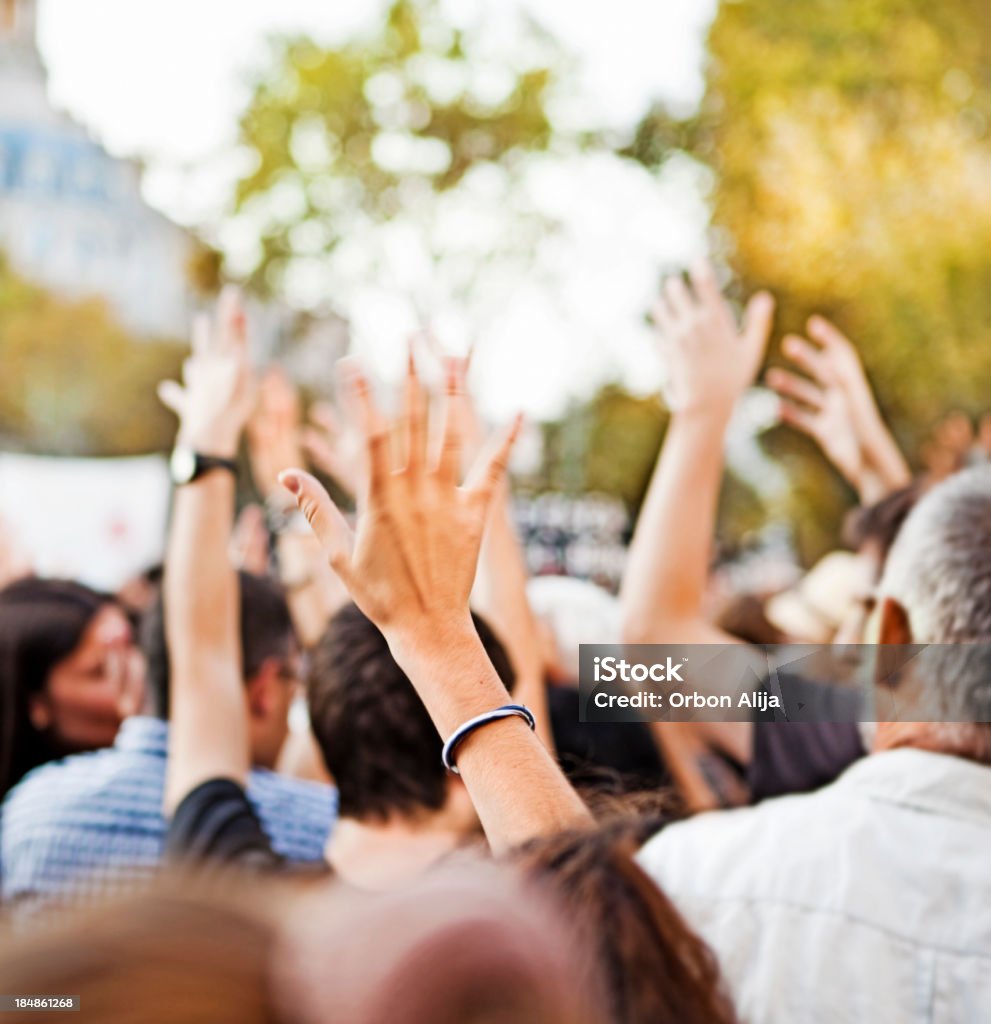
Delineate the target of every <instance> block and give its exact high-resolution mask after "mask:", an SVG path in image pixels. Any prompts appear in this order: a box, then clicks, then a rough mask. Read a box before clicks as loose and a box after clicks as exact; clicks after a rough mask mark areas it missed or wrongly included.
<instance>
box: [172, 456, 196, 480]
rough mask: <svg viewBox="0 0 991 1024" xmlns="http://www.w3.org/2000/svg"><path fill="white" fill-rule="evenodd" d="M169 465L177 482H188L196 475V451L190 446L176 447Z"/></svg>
mask: <svg viewBox="0 0 991 1024" xmlns="http://www.w3.org/2000/svg"><path fill="white" fill-rule="evenodd" d="M169 467H170V469H171V470H172V479H173V480H174V481H175V482H176V483H177V484H188V483H189V481H190V480H192V479H193V477H194V476H195V475H196V453H195V452H194V451H192V450H191V449H189V448H176V450H175V451H174V452H173V453H172V459H171V461H170V463H169Z"/></svg>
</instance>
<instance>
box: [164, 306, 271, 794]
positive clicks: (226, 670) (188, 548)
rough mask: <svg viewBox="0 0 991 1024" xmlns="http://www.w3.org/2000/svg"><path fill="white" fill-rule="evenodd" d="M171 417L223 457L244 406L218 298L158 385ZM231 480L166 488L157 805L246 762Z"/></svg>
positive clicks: (233, 328) (242, 372)
mask: <svg viewBox="0 0 991 1024" xmlns="http://www.w3.org/2000/svg"><path fill="white" fill-rule="evenodd" d="M159 394H160V396H161V398H162V401H163V402H165V404H166V405H168V406H169V407H170V408H171V409H172V410H173V411H174V412H175V413H176V414H177V415H178V416H179V432H178V438H177V446H179V447H182V448H186V449H190V450H192V451H194V452H198V453H200V454H202V455H209V456H214V457H221V458H224V459H231V458H233V457H234V455H235V454H236V452H237V446H238V441H239V438H240V436H241V431H242V429H243V427H244V423H245V421H246V419H247V417H248V415H249V413H250V411H251V403H252V384H251V372H250V367H249V363H248V355H247V343H246V338H245V323H244V314H243V312H242V310H241V307H240V303H239V300H238V298H237V296H236V294H234V293H232V292H229V291H228V292H225V294H224V296H223V297H222V298H221V301H220V307H219V312H218V317H217V323H216V324H211V323H210V322H209V320H203V319H201V320H198V321H197V325H196V328H195V330H194V332H193V352H192V356H191V357H190V358H189V359H188V360H187V361H186V364H185V367H184V370H183V385H182V386H180V385H179V384H176V383H174V382H168V383H166V384H163V385H162V386H161V388H160V389H159ZM234 489H235V480H234V476H233V474H232V473H230V472H229V471H227V470H226V469H221V468H218V469H213V470H210V471H208V472H206V473H204V474H203V475H202V476H199V477H198V478H196V479H195V480H194V481H192V482H190V483H186V484H183V485H181V486H179V487H178V488H177V490H176V493H175V502H174V506H173V513H172V525H171V528H170V532H169V542H168V550H167V553H166V560H165V580H164V602H165V627H166V639H167V643H168V651H169V662H170V682H169V686H170V691H169V692H170V715H169V717H170V723H171V724H170V736H169V759H168V771H167V775H166V789H165V808H166V812H167V813H171V812H172V811H174V810H175V808H176V806H177V805H178V804H179V802H180V801H181V800H182V798H183V797H184V796H185V795H186V794H187V793H189V792H190V791H191V790H192V789H194V788H195V787H196V786H198V785H199V784H200V783H202V782H204V781H206V780H207V779H211V778H218V777H223V778H229V779H233V780H234V781H235V782H240V783H244V782H245V781H246V778H247V773H248V767H249V760H250V755H249V747H248V721H247V709H246V706H245V700H244V685H243V682H242V672H241V663H240V662H241V657H240V641H239V609H238V585H237V575H236V572H235V570H234V569H233V567H232V565H231V562H230V558H229V556H228V551H229V547H230V542H231V531H232V520H233V512H234Z"/></svg>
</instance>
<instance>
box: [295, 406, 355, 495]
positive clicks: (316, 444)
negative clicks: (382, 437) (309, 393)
mask: <svg viewBox="0 0 991 1024" xmlns="http://www.w3.org/2000/svg"><path fill="white" fill-rule="evenodd" d="M362 447H363V446H362V441H361V437H360V435H359V434H358V431H357V429H356V428H355V426H354V424H353V423H351V422H350V421H344V420H342V418H341V417H339V416H338V414H337V412H336V411H335V410H334V407H333V406H332V405H330V403H329V402H318V403H316V404H315V405H314V406H313V408H311V409H310V421H309V423H308V424H307V426H306V427H305V428H304V430H303V448H304V450H305V451H306V454H307V455H309V457H310V461H311V462H312V463H313V465H314V466H316V468H317V469H319V470H321V471H322V472H324V473H326V474H327V475H328V476H329V477H332V478H333V480H334V482H335V483H336V484H337V485H338V487H340V488H341V489H342V490H344V491H346V492H347V493H348V494H349V495H351V497H352V498H353V497H354V496H355V495H357V494H358V492H359V491H361V490H363V488H364V478H365V463H364V452H363V451H362ZM297 462H298V460H297ZM297 462H289V463H285V464H284V465H296V464H297Z"/></svg>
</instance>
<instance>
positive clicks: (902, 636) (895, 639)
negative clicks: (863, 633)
mask: <svg viewBox="0 0 991 1024" xmlns="http://www.w3.org/2000/svg"><path fill="white" fill-rule="evenodd" d="M877 642H878V643H879V644H904V645H908V644H911V643H913V640H912V627H911V626H910V625H909V621H908V612H907V611H905V609H904V608H903V607H902V606H901V605H900V604H899V603H898V602H897V601H896V600H895V599H894V598H893V597H885V598H882V601H881V611H880V618H879V620H878V633H877Z"/></svg>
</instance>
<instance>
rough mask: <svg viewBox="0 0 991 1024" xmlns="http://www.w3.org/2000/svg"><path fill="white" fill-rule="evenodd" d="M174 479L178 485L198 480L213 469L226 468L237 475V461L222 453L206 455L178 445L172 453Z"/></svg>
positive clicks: (171, 468) (171, 463) (171, 466)
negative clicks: (221, 454)
mask: <svg viewBox="0 0 991 1024" xmlns="http://www.w3.org/2000/svg"><path fill="white" fill-rule="evenodd" d="M169 468H170V470H171V473H172V481H173V483H175V484H177V485H178V486H182V485H183V484H190V483H192V482H193V481H194V480H198V479H199V478H200V477H201V476H203V474H204V473H209V472H210V471H211V470H213V469H226V470H228V471H230V472H231V473H233V474H234V475H235V476H236V475H237V462H236V461H235V460H234V459H228V458H223V457H222V456H220V455H205V454H204V453H203V452H197V451H193V450H192V449H190V448H184V447H181V446H180V447H177V448H176V449H175V451H174V452H173V453H172V459H171V460H170V466H169Z"/></svg>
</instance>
